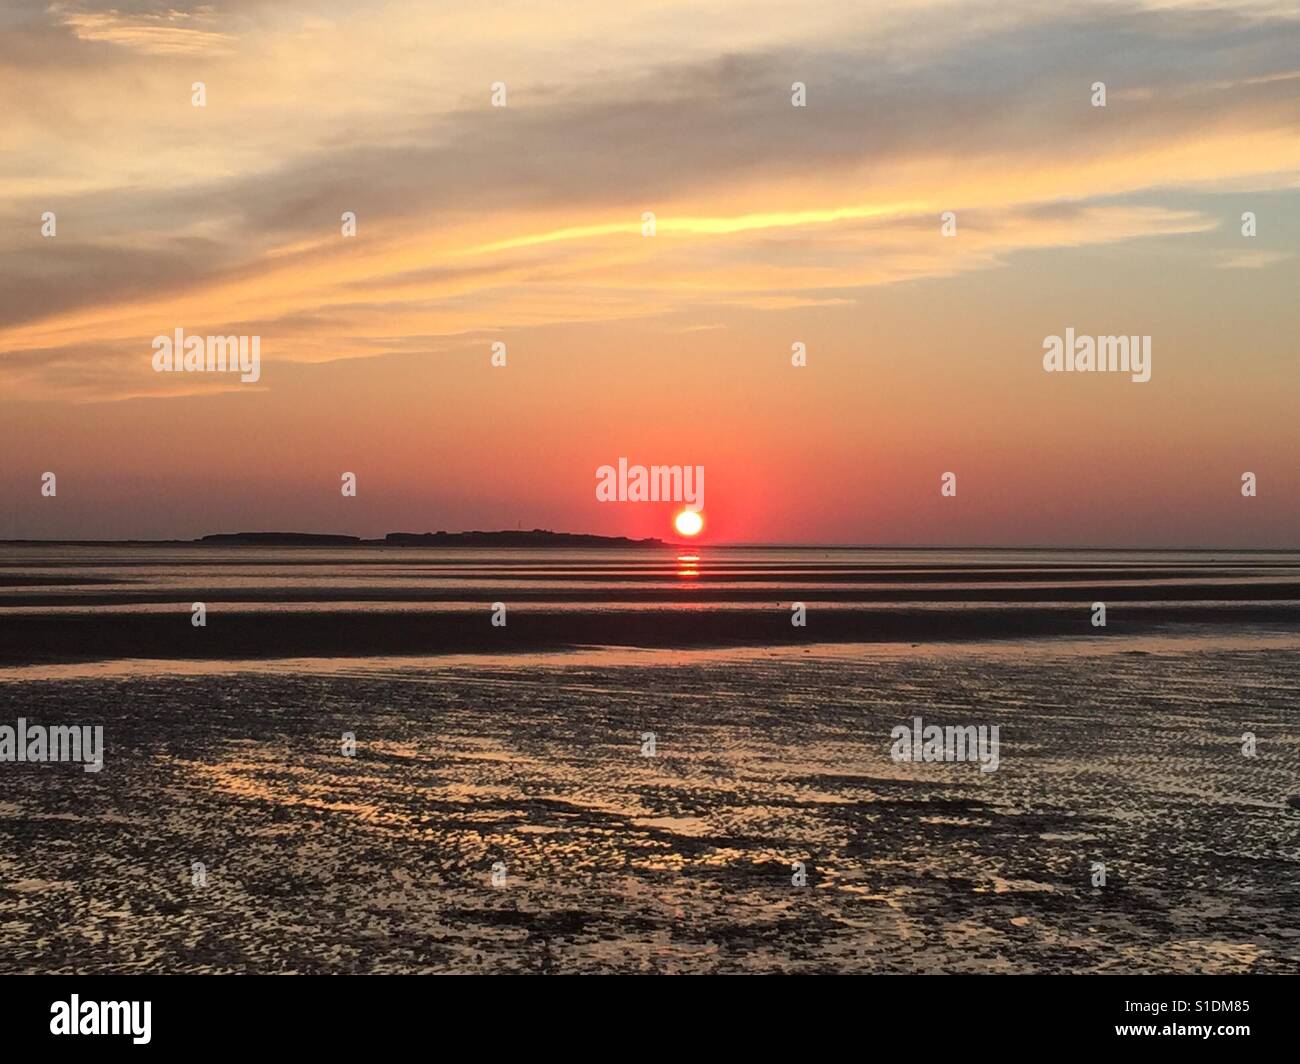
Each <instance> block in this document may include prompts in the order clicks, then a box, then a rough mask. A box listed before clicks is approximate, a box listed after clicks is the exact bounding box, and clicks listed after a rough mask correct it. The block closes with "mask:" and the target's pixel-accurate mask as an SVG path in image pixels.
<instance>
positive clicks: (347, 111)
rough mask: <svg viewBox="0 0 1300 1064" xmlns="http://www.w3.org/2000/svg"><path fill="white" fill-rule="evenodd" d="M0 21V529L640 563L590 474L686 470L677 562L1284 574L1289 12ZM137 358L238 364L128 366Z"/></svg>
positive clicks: (891, 7) (1291, 217) (189, 11)
mask: <svg viewBox="0 0 1300 1064" xmlns="http://www.w3.org/2000/svg"><path fill="white" fill-rule="evenodd" d="M0 29H3V30H4V32H3V33H0V95H3V97H4V98H5V99H6V100H7V101H10V106H7V107H6V108H5V109H4V111H3V112H0V136H3V138H4V143H5V144H6V146H7V149H8V150H7V154H6V158H5V161H4V162H3V164H2V165H0V188H3V191H4V195H3V197H0V203H2V204H3V205H2V206H0V271H3V279H2V281H0V445H2V446H3V453H4V455H5V457H4V460H3V462H0V492H2V493H3V498H4V500H5V506H4V507H3V509H0V536H2V537H71V538H97V537H126V536H132V537H171V536H176V537H190V536H197V535H202V534H204V533H207V532H216V531H235V530H241V529H272V528H274V529H301V530H311V531H342V532H352V533H358V534H363V535H376V534H383V533H384V532H386V531H390V530H399V529H400V530H408V531H424V530H429V529H438V528H447V529H458V528H486V527H511V528H513V527H515V526H516V525H517V524H521V525H522V526H523V527H525V528H528V527H534V526H543V527H554V528H560V529H566V530H574V531H595V532H604V533H610V534H625V535H634V536H642V535H668V534H670V519H671V514H672V512H673V510H674V509H675V508H674V507H669V506H664V505H658V504H655V505H650V504H617V503H615V504H601V503H598V502H597V501H596V498H595V492H594V486H595V470H596V468H597V467H598V466H600V465H604V464H607V463H615V462H617V460H618V458H619V457H623V456H625V457H627V458H628V459H629V460H630V461H631V462H640V463H643V464H646V465H649V464H667V463H676V464H683V465H686V464H689V465H703V466H704V467H705V469H706V471H707V498H706V506H705V511H706V513H705V516H706V522H707V524H706V530H705V536H704V538H705V539H706V540H710V541H715V542H717V541H748V542H759V541H768V542H853V543H875V542H879V543H962V544H1008V545H1011V544H1078V545H1127V544H1132V545H1169V546H1176V545H1209V546H1291V547H1294V546H1297V537H1296V529H1297V528H1300V520H1298V519H1300V473H1297V468H1296V467H1297V463H1296V461H1295V455H1296V454H1298V453H1300V429H1297V427H1296V419H1295V417H1294V414H1293V411H1294V410H1295V408H1296V399H1297V394H1296V393H1297V382H1298V381H1300V375H1298V374H1297V371H1296V349H1295V339H1294V338H1295V336H1296V335H1297V325H1298V324H1300V322H1298V321H1297V318H1298V316H1300V313H1298V312H1297V309H1296V306H1297V300H1296V299H1295V289H1296V280H1297V276H1300V274H1298V273H1297V269H1296V258H1295V250H1296V248H1297V246H1300V222H1298V221H1297V220H1296V219H1297V218H1298V217H1300V215H1298V213H1297V206H1298V205H1300V137H1297V136H1296V135H1295V130H1296V129H1297V128H1300V126H1298V123H1300V60H1297V56H1300V17H1298V16H1297V12H1296V10H1295V8H1294V6H1293V5H1278V4H1269V3H1243V4H1203V3H1197V4H1169V3H1156V4H1127V5H1126V4H1106V5H1097V6H1093V5H1086V4H1085V5H1071V6H1070V7H1069V8H1068V10H1061V11H1058V10H1056V5H1039V4H1026V5H1017V4H970V3H962V4H943V3H933V4H919V3H907V4H903V3H882V4H874V5H866V6H864V5H862V4H860V3H845V4H834V3H832V4H827V5H818V8H817V10H816V11H815V12H813V13H804V12H802V11H800V12H797V13H796V12H793V11H792V9H790V8H789V6H788V5H786V4H776V3H750V4H744V5H740V4H732V3H717V2H709V0H705V2H701V3H691V4H686V3H667V4H664V3H658V4H654V5H650V4H646V5H638V4H629V5H616V9H611V10H598V9H591V8H590V5H563V4H549V3H530V4H522V3H521V4H488V5H483V6H475V7H473V8H472V9H471V8H468V7H466V8H460V7H456V8H448V9H442V8H438V7H430V5H427V4H416V3H384V4H378V5H375V4H367V5H358V4H348V3H341V2H313V3H302V2H297V0H294V2H289V3H279V4H271V3H269V2H258V0H244V2H239V3H233V4H223V5H212V6H210V7H195V8H186V7H183V6H180V7H178V6H175V5H173V4H167V5H154V4H149V3H128V4H125V5H124V4H121V3H118V4H114V5H113V6H112V7H111V8H110V7H108V6H107V5H97V4H82V3H64V4H55V5H52V6H50V7H49V8H48V9H37V10H35V11H33V12H22V13H13V14H9V13H6V14H4V15H0ZM195 81H202V82H204V84H205V87H206V94H207V105H206V106H205V107H202V108H199V107H194V106H192V103H191V85H192V84H193V83H194V82H195ZM496 81H501V82H504V83H505V84H506V86H507V92H508V96H507V105H506V106H505V107H503V108H501V107H493V106H492V105H491V99H490V96H491V89H490V86H491V84H492V83H493V82H496ZM795 81H801V82H803V83H805V84H806V86H807V101H808V102H807V106H806V107H802V108H796V107H792V106H791V101H790V95H791V94H790V87H791V84H792V83H793V82H795ZM1096 81H1103V82H1105V83H1106V85H1107V105H1106V106H1105V107H1104V108H1100V107H1093V106H1092V105H1091V103H1090V95H1091V86H1092V84H1093V83H1094V82H1096ZM46 211H52V212H54V213H55V215H56V217H57V235H56V236H54V237H52V238H51V237H43V236H42V235H41V216H42V214H43V212H46ZM343 211H354V212H356V215H357V235H356V236H355V237H345V236H343V235H342V234H341V232H340V215H341V213H342V212H343ZM645 211H653V212H654V214H655V217H656V229H655V233H654V235H653V236H652V237H647V236H644V235H643V234H642V216H643V212H645ZM944 211H954V212H955V213H956V216H957V233H956V235H955V236H951V237H945V236H943V235H941V232H940V216H941V214H942V212H944ZM1243 211H1252V212H1254V213H1255V215H1256V217H1257V225H1258V235H1256V236H1254V237H1245V236H1243V235H1242V232H1241V214H1242V212H1243ZM1066 327H1073V328H1074V329H1075V330H1076V331H1077V332H1079V333H1087V334H1097V335H1099V334H1112V333H1122V334H1126V335H1127V334H1140V335H1149V336H1151V337H1152V349H1153V372H1152V379H1151V381H1150V382H1149V383H1146V384H1134V383H1131V382H1130V381H1129V380H1128V378H1127V377H1126V376H1120V375H1107V374H1096V375H1079V374H1071V375H1065V374H1047V373H1044V371H1043V368H1042V363H1041V356H1042V342H1043V338H1044V337H1045V336H1047V335H1050V334H1061V333H1063V332H1064V330H1065V329H1066ZM176 328H183V329H184V330H185V331H186V332H187V333H197V334H208V333H211V334H248V335H251V334H256V335H258V336H260V337H261V351H262V359H263V363H262V375H261V379H260V380H259V381H258V382H257V383H255V384H241V383H238V381H237V379H231V378H225V379H217V378H214V377H213V376H210V375H205V374H186V373H177V374H159V373H155V372H154V371H153V369H152V366H151V362H150V360H151V355H152V350H151V346H150V343H151V340H152V338H153V337H154V336H156V335H159V334H163V335H170V334H171V333H172V332H173V331H174V330H175V329H176ZM494 341H502V342H504V343H506V345H507V349H508V365H507V366H506V367H504V368H500V367H493V366H491V365H490V362H489V356H490V350H491V345H492V343H493V342H494ZM795 342H802V343H804V344H805V345H806V347H807V351H808V364H807V365H806V366H803V367H794V366H792V365H791V364H790V350H791V345H792V344H793V343H795ZM47 470H48V471H54V472H56V474H57V476H58V495H57V497H56V498H53V499H50V498H42V497H41V494H40V477H41V474H42V473H43V472H45V471H47ZM1247 470H1249V471H1252V472H1255V473H1256V474H1257V475H1258V477H1259V495H1258V497H1257V498H1253V499H1244V498H1242V496H1241V493H1240V490H1239V488H1240V478H1241V474H1242V472H1244V471H1247ZM343 471H351V472H355V473H356V474H357V476H358V485H359V490H358V495H357V497H356V498H343V497H342V496H341V495H340V492H339V477H340V473H341V472H343ZM945 471H955V472H956V473H957V474H958V494H957V497H956V498H941V497H940V495H939V477H940V474H941V473H943V472H945Z"/></svg>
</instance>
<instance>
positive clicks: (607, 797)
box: [0, 628, 1300, 973]
mask: <svg viewBox="0 0 1300 1064" xmlns="http://www.w3.org/2000/svg"><path fill="white" fill-rule="evenodd" d="M1297 651H1300V637H1298V636H1296V635H1295V634H1294V633H1293V632H1291V633H1288V632H1275V633H1254V634H1251V635H1249V636H1245V635H1234V634H1232V633H1225V632H1223V631H1222V630H1217V629H1215V630H1207V631H1205V632H1199V633H1198V632H1195V631H1190V630H1188V629H1186V628H1181V629H1179V630H1178V631H1177V632H1175V633H1171V634H1169V635H1159V634H1155V635H1150V636H1143V637H1137V638H1131V639H1125V640H1114V639H1105V638H1078V639H1059V638H1058V639H1023V640H1005V639H1004V640H1000V641H997V642H953V643H946V644H935V645H929V646H920V647H918V646H912V645H909V644H897V643H880V644H874V645H869V646H864V645H830V644H812V645H807V646H803V647H779V648H762V649H739V648H732V649H715V650H686V651H683V650H671V649H657V650H636V649H618V648H592V649H587V650H579V651H572V652H556V653H537V654H513V655H499V656H495V657H493V656H485V655H462V656H459V657H441V658H439V657H428V658H397V657H388V658H385V657H379V658H370V659H352V660H347V659H332V660H331V659H314V660H313V659H301V660H280V661H260V662H243V663H240V662H228V663H221V662H215V663H214V662H204V661H169V662H163V661H151V662H132V661H115V662H108V663H85V664H79V665H53V666H51V665H44V666H39V667H36V666H31V667H26V668H22V667H19V668H10V669H0V720H3V721H4V722H7V723H10V724H12V723H13V718H15V717H17V716H18V715H20V714H21V715H23V716H25V717H26V718H28V719H29V720H33V721H37V722H41V723H52V722H59V723H67V724H78V725H86V726H91V725H102V726H103V728H104V736H105V753H104V761H105V764H104V769H103V771H102V772H99V773H94V774H88V773H85V772H83V771H82V770H81V768H80V767H79V766H77V765H71V764H43V765H35V764H25V765H14V764H7V765H5V766H3V772H0V971H3V972H6V973H13V972H56V973H58V972H65V973H66V972H80V973H102V972H114V973H117V972H122V973H129V972H264V973H273V972H311V973H330V972H470V971H473V972H768V971H772V972H1187V973H1194V972H1225V973H1226V972H1254V973H1266V972H1267V973H1276V972H1289V973H1298V972H1300V841H1298V840H1300V809H1298V808H1294V807H1293V806H1292V805H1290V804H1288V799H1290V798H1292V797H1294V796H1297V795H1300V737H1298V733H1297V728H1296V723H1297V716H1298V714H1300V710H1298V708H1297V707H1298V706H1300V655H1298V654H1297ZM918 715H919V716H922V717H924V719H925V720H926V721H927V723H929V722H934V723H937V724H941V725H943V724H955V725H981V724H983V725H993V724H996V725H998V726H999V727H1000V735H1001V757H1000V763H999V766H998V769H997V771H995V772H988V773H981V772H980V771H979V766H978V765H976V764H971V763H957V764H931V763H899V762H896V761H894V760H893V759H891V757H890V746H891V743H890V738H889V736H890V730H891V729H892V728H894V727H895V726H897V725H900V724H907V723H909V722H910V721H911V720H912V719H913V718H914V717H915V716H918ZM345 733H351V734H353V735H355V741H356V749H355V756H351V757H349V756H345V754H344V752H343V737H344V734H345ZM648 733H653V756H645V752H646V750H647V743H646V739H645V737H646V735H647V734H648ZM1245 733H1250V734H1251V735H1252V736H1254V738H1255V742H1256V748H1255V756H1253V757H1249V756H1246V755H1245V754H1244V753H1243V735H1244V734H1245ZM1098 865H1104V867H1105V883H1104V885H1103V886H1094V881H1095V879H1096V874H1097V866H1098ZM800 868H802V870H803V874H804V876H805V877H806V885H802V886H799V885H795V880H796V879H797V878H799V877H798V874H797V873H798V871H799V869H800ZM494 873H495V877H494ZM494 878H495V880H496V883H495V885H494Z"/></svg>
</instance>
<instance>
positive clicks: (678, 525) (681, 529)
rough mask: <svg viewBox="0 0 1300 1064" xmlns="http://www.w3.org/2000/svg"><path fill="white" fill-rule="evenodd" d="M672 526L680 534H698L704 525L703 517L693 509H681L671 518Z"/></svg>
mask: <svg viewBox="0 0 1300 1064" xmlns="http://www.w3.org/2000/svg"><path fill="white" fill-rule="evenodd" d="M673 527H674V528H675V529H677V534H678V535H681V536H698V535H699V534H700V529H702V528H703V527H704V518H702V517H701V516H700V515H699V514H698V513H696V512H695V511H694V510H683V511H682V512H681V513H679V514H678V515H677V516H676V517H675V518H673Z"/></svg>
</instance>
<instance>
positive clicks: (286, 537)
mask: <svg viewBox="0 0 1300 1064" xmlns="http://www.w3.org/2000/svg"><path fill="white" fill-rule="evenodd" d="M0 542H8V543H63V544H68V545H77V544H94V543H118V544H131V543H141V544H148V543H152V544H158V543H165V544H186V545H193V544H198V545H201V546H208V545H210V546H214V547H244V546H246V547H667V546H670V544H668V543H665V542H664V541H663V540H662V539H628V538H627V537H626V536H594V535H590V534H588V533H583V532H552V531H550V530H549V529H545V528H534V529H533V530H532V531H531V532H523V531H504V530H503V531H500V532H390V533H388V535H386V536H385V537H384V538H383V539H362V538H361V537H360V536H335V535H329V534H322V533H317V532H217V533H214V534H212V535H208V536H203V537H201V538H199V539H166V540H140V539H131V540H103V539H100V540H86V539H79V540H66V539H65V540H32V539H14V540H0Z"/></svg>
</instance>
